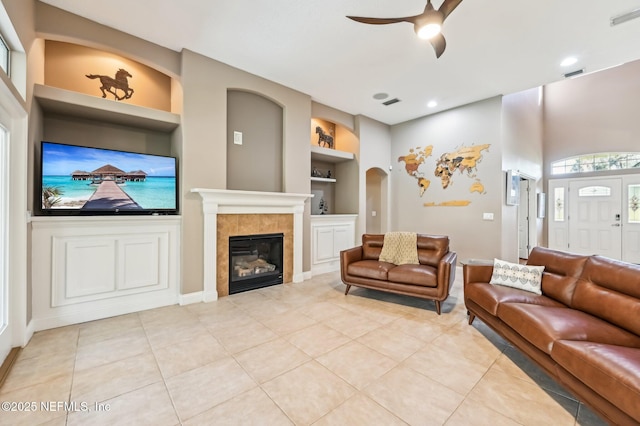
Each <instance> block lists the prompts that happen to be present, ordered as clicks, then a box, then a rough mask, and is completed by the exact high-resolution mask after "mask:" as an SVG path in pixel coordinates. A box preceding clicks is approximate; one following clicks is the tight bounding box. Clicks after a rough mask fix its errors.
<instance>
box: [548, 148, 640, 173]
mask: <svg viewBox="0 0 640 426" xmlns="http://www.w3.org/2000/svg"><path fill="white" fill-rule="evenodd" d="M636 168H640V152H605V153H600V154H588V155H580V156H577V157H571V158H565V159H563V160H559V161H556V162H553V163H551V174H552V175H563V174H567V173H588V172H600V171H605V170H623V169H636Z"/></svg>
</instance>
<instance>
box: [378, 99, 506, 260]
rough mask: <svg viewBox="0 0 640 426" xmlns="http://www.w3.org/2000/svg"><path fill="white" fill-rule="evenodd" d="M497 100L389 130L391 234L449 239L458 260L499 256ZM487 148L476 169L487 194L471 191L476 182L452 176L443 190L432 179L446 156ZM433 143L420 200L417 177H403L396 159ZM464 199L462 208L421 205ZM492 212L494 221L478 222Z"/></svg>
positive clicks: (499, 184) (401, 164)
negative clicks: (437, 164) (470, 147)
mask: <svg viewBox="0 0 640 426" xmlns="http://www.w3.org/2000/svg"><path fill="white" fill-rule="evenodd" d="M501 108H502V102H501V99H500V98H492V99H488V100H485V101H481V102H477V103H474V104H470V105H466V106H462V107H459V108H456V109H452V110H449V111H445V112H441V113H438V114H434V115H431V116H428V117H423V118H419V119H416V120H413V121H410V122H407V123H403V124H398V125H395V126H392V128H391V136H392V140H393V144H392V145H391V158H392V159H393V160H394V161H393V172H392V173H391V177H390V178H391V191H390V192H391V211H392V226H391V230H394V231H414V232H421V233H431V234H444V235H448V236H449V238H450V239H451V248H452V250H454V251H456V252H457V253H458V256H459V259H461V260H464V259H468V258H478V257H481V258H488V259H491V258H493V257H500V255H501V247H500V241H501V233H502V229H501V206H502V183H503V178H502V170H501V169H502V154H501V151H502V150H501V141H500V140H501V127H500V123H501ZM482 144H491V147H490V148H489V151H488V152H484V153H483V159H482V162H481V163H480V164H479V165H478V170H477V172H478V173H477V178H478V179H480V180H481V181H482V183H483V185H484V187H485V191H486V194H478V193H475V192H474V193H470V192H469V189H470V185H471V184H472V183H473V182H474V179H470V178H468V177H467V176H466V174H461V173H458V172H455V174H454V176H453V184H451V185H450V186H449V188H447V189H442V186H441V183H440V180H439V179H438V178H437V177H436V176H434V169H435V162H436V160H437V159H438V158H439V157H440V156H441V155H442V154H443V153H445V152H451V151H454V150H456V149H457V148H458V147H460V146H462V145H464V146H467V145H482ZM426 145H433V154H432V155H431V156H430V157H428V159H427V161H426V162H425V164H423V165H422V166H421V167H420V170H421V171H422V172H424V174H425V178H426V179H429V180H430V181H431V184H430V186H429V189H428V190H427V191H426V192H425V194H424V196H422V197H420V195H419V187H418V184H417V181H416V179H414V178H413V177H411V176H409V174H407V172H406V170H405V168H404V164H403V163H399V162H397V159H398V157H400V156H403V155H407V154H408V152H409V149H410V148H415V147H418V146H420V147H423V148H424V147H425V146H426ZM453 199H468V200H470V201H471V204H470V205H468V206H466V207H424V206H423V204H424V203H425V202H442V201H446V200H453ZM485 212H487V213H493V214H494V220H493V221H485V220H482V215H483V213H485Z"/></svg>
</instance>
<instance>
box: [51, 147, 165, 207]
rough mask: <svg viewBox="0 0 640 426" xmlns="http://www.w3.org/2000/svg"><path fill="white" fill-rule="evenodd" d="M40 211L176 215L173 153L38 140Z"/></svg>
mask: <svg viewBox="0 0 640 426" xmlns="http://www.w3.org/2000/svg"><path fill="white" fill-rule="evenodd" d="M40 154H41V155H40V171H41V177H42V178H41V181H40V198H41V209H40V211H41V212H42V214H46V215H73V214H77V215H100V214H105V215H107V214H132V215H133V214H177V213H178V184H177V160H176V158H174V157H168V156H161V155H152V154H140V153H135V152H126V151H116V150H110V149H102V148H91V147H88V146H77V145H67V144H61V143H54V142H42V144H41V149H40Z"/></svg>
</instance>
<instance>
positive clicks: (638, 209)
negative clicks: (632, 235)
mask: <svg viewBox="0 0 640 426" xmlns="http://www.w3.org/2000/svg"><path fill="white" fill-rule="evenodd" d="M629 223H640V185H629Z"/></svg>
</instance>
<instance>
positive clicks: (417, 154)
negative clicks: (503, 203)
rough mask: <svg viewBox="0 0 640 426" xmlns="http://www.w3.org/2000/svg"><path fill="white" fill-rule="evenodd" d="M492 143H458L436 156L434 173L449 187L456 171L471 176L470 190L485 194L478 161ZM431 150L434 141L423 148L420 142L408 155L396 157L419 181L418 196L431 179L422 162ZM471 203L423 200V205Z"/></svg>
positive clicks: (461, 204) (480, 160) (429, 183)
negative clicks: (465, 144) (428, 177)
mask: <svg viewBox="0 0 640 426" xmlns="http://www.w3.org/2000/svg"><path fill="white" fill-rule="evenodd" d="M490 146H491V144H484V145H470V146H461V147H459V148H456V149H455V150H454V151H452V152H445V153H444V154H442V155H441V156H440V158H438V160H436V165H435V168H434V170H433V175H434V176H435V177H437V178H439V179H440V183H441V185H442V189H445V190H446V189H447V188H449V187H450V186H451V185H452V184H453V181H454V176H455V172H458V173H459V174H460V175H466V177H467V178H469V179H473V182H472V183H471V185H470V186H469V193H470V194H472V193H478V194H486V191H485V188H484V185H483V184H482V182H481V181H480V179H478V178H477V172H478V164H479V163H480V162H482V152H483V151H488V150H489V147H490ZM432 153H433V145H429V146H426V147H425V148H422V147H420V146H418V147H415V148H410V149H409V153H408V154H407V155H403V156H401V157H399V158H398V162H402V163H404V169H405V171H406V172H407V174H408V175H409V176H411V177H412V178H414V179H415V180H416V182H417V184H418V187H419V191H420V196H421V197H422V196H423V195H424V193H425V192H426V191H427V190H428V189H429V186H430V185H431V181H430V180H429V179H427V177H426V175H425V173H424V172H423V171H422V170H421V166H423V165H424V162H425V160H426V159H427V158H429V157H431V155H432ZM469 204H471V200H450V201H443V202H441V203H435V202H428V203H424V206H425V207H438V206H439V207H445V206H446V207H462V206H468V205H469Z"/></svg>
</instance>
